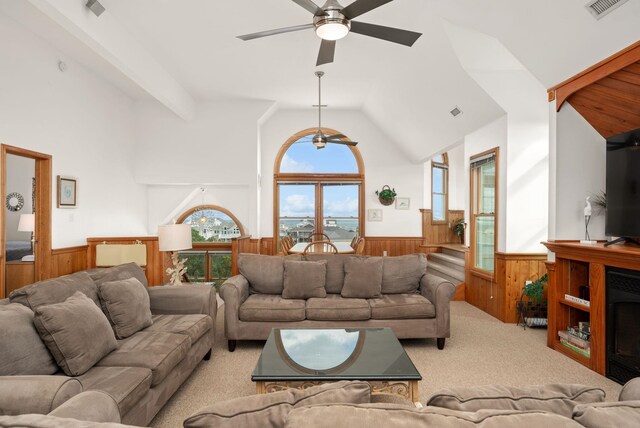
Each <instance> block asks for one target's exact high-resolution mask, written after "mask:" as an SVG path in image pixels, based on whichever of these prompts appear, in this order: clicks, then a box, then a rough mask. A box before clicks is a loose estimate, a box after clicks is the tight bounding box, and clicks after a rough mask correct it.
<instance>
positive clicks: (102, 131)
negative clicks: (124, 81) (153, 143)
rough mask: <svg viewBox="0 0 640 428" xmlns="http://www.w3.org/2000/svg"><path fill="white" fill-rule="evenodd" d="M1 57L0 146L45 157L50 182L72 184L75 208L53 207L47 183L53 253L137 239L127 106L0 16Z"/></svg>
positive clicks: (139, 216)
mask: <svg viewBox="0 0 640 428" xmlns="http://www.w3.org/2000/svg"><path fill="white" fill-rule="evenodd" d="M0 58H2V60H1V61H0V94H2V96H0V142H2V143H4V144H9V145H12V146H18V147H24V148H27V149H31V150H35V151H39V152H43V153H48V154H50V155H52V156H53V179H54V180H55V177H56V175H59V174H62V175H71V176H75V177H77V178H78V179H79V182H78V208H77V209H74V210H68V209H67V210H65V209H57V208H55V199H56V195H55V188H56V186H55V183H54V185H53V186H52V187H53V189H54V190H53V192H54V194H53V198H52V199H53V207H54V208H53V220H52V245H53V248H59V247H66V246H73V245H82V244H85V243H86V238H87V237H90V236H127V235H128V236H132V235H133V236H135V235H140V234H144V232H145V231H146V228H145V225H144V219H145V214H146V212H145V211H146V194H145V192H144V187H143V186H140V185H138V184H136V183H135V181H134V178H133V170H134V165H133V146H134V142H135V133H134V120H135V116H134V109H133V102H132V101H131V100H130V99H129V98H128V97H126V96H125V95H123V94H122V93H121V92H120V91H118V90H117V89H114V87H113V86H111V85H109V84H107V83H106V82H104V81H103V80H101V79H100V78H98V77H96V76H95V75H94V74H93V73H91V72H88V71H87V70H86V69H85V68H83V67H82V66H81V65H79V64H78V63H76V62H75V61H73V60H72V59H71V58H67V57H66V56H65V55H63V54H62V53H61V52H59V51H57V50H56V49H54V48H52V47H51V46H50V45H49V44H48V43H47V41H45V40H42V39H40V38H39V37H37V36H35V35H33V34H32V33H31V32H29V31H27V30H26V29H24V27H22V26H20V25H19V24H17V23H16V22H15V21H13V20H11V19H10V18H8V17H6V16H5V15H2V14H0ZM59 60H64V61H65V62H66V64H67V70H66V72H64V73H63V72H61V71H60V70H59V69H58V61H59Z"/></svg>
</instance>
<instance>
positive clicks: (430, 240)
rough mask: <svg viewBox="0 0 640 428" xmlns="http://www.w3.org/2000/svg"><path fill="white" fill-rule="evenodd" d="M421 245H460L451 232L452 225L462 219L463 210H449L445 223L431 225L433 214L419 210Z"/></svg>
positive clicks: (428, 210)
mask: <svg viewBox="0 0 640 428" xmlns="http://www.w3.org/2000/svg"><path fill="white" fill-rule="evenodd" d="M420 213H421V214H422V237H423V241H422V243H423V245H438V244H460V238H459V237H458V236H457V235H456V234H455V233H454V232H453V225H454V224H456V222H457V221H458V220H461V219H464V210H449V214H448V215H449V220H448V221H447V222H446V223H433V212H432V211H431V210H430V209H421V210H420Z"/></svg>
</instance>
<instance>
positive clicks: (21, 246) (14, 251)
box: [6, 241, 33, 262]
mask: <svg viewBox="0 0 640 428" xmlns="http://www.w3.org/2000/svg"><path fill="white" fill-rule="evenodd" d="M29 254H33V251H32V250H31V241H7V247H6V261H8V262H10V261H12V260H22V258H23V257H24V256H28V255H29Z"/></svg>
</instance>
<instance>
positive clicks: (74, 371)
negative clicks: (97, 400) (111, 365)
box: [33, 291, 118, 376]
mask: <svg viewBox="0 0 640 428" xmlns="http://www.w3.org/2000/svg"><path fill="white" fill-rule="evenodd" d="M33 322H34V324H35V326H36V329H37V330H38V333H39V334H40V337H41V338H42V340H43V341H44V343H45V345H47V348H48V349H49V351H50V352H51V354H52V355H53V357H54V358H55V359H56V362H57V363H58V365H59V366H60V368H62V370H63V371H64V372H65V373H66V374H67V375H68V376H78V375H81V374H82V373H84V372H86V371H87V370H89V369H90V368H91V367H92V366H93V365H94V364H95V363H96V362H98V361H99V360H100V359H101V358H102V357H104V356H105V355H107V354H108V353H109V352H111V351H113V350H114V349H116V347H117V345H118V344H117V342H116V338H115V336H114V335H113V330H112V329H111V326H110V325H109V321H108V320H107V317H105V316H104V314H103V313H102V311H101V310H100V308H99V307H97V306H96V305H95V303H94V302H93V301H92V300H91V299H90V298H88V297H87V296H85V295H84V294H83V293H81V292H79V291H76V292H75V294H74V295H73V296H71V297H69V298H68V299H66V300H65V301H64V302H61V303H54V304H51V305H42V306H38V307H37V308H36V310H35V317H34V319H33Z"/></svg>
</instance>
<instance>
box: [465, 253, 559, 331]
mask: <svg viewBox="0 0 640 428" xmlns="http://www.w3.org/2000/svg"><path fill="white" fill-rule="evenodd" d="M546 261H547V255H546V254H515V253H496V265H495V272H494V274H493V275H487V274H484V273H480V272H475V271H473V270H471V269H469V264H467V269H468V271H469V272H468V273H467V275H466V276H467V281H466V285H465V293H466V296H465V297H466V300H467V302H469V303H471V304H472V305H474V306H476V307H478V308H480V309H482V310H483V311H485V312H486V313H488V314H489V315H492V316H494V317H495V318H497V319H499V320H500V321H503V322H506V323H515V322H517V321H518V314H517V313H516V305H517V304H518V301H519V300H520V294H521V293H522V288H523V287H524V283H525V281H534V280H536V279H538V278H540V277H541V276H542V275H544V274H545V273H546V272H547V269H546V266H545V262H546Z"/></svg>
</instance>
